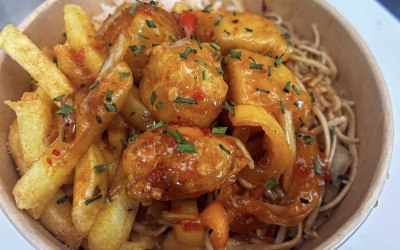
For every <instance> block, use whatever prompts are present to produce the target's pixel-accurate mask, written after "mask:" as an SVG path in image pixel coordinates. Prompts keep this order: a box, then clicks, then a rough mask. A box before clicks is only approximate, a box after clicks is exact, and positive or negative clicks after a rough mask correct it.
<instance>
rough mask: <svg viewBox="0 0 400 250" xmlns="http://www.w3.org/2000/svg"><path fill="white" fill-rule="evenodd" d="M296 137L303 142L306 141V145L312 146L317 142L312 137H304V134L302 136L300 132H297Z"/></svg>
mask: <svg viewBox="0 0 400 250" xmlns="http://www.w3.org/2000/svg"><path fill="white" fill-rule="evenodd" d="M295 135H296V138H297V139H299V140H301V141H304V142H305V143H307V144H309V145H312V144H314V142H315V140H314V138H313V137H312V136H309V135H304V134H302V133H300V132H295Z"/></svg>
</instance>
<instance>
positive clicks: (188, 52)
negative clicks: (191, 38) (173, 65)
mask: <svg viewBox="0 0 400 250" xmlns="http://www.w3.org/2000/svg"><path fill="white" fill-rule="evenodd" d="M192 52H193V49H192V48H190V47H186V49H185V51H184V52H183V53H181V54H180V57H181V58H185V59H187V57H188V55H189V54H190V53H192Z"/></svg>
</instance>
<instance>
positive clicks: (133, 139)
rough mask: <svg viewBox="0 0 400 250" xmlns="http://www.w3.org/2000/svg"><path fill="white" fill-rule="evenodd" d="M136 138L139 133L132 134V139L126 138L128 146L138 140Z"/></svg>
mask: <svg viewBox="0 0 400 250" xmlns="http://www.w3.org/2000/svg"><path fill="white" fill-rule="evenodd" d="M138 136H139V133H136V134H134V135H133V136H132V137H129V138H128V140H127V141H128V143H129V144H132V143H134V142H135V141H136V139H137V138H138Z"/></svg>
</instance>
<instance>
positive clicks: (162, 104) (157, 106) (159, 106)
mask: <svg viewBox="0 0 400 250" xmlns="http://www.w3.org/2000/svg"><path fill="white" fill-rule="evenodd" d="M154 107H155V108H156V109H158V110H161V109H163V108H164V103H163V102H158V103H157V104H156V105H155V106H154Z"/></svg>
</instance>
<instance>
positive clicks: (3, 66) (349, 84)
mask: <svg viewBox="0 0 400 250" xmlns="http://www.w3.org/2000/svg"><path fill="white" fill-rule="evenodd" d="M99 2H100V1H97V0H85V1H79V0H49V1H47V2H45V3H43V4H42V5H41V6H40V7H39V8H37V9H36V10H35V11H34V12H33V13H32V14H31V15H29V16H28V17H27V18H26V19H25V20H24V21H23V22H22V24H21V25H20V26H19V29H20V30H21V31H22V32H24V33H25V34H26V35H27V36H28V37H29V38H30V39H32V40H33V42H34V43H35V44H36V45H37V46H38V47H39V48H42V47H45V46H47V47H49V48H51V47H52V46H53V45H55V44H57V43H61V42H63V40H64V37H63V32H64V19H63V6H64V5H65V4H67V3H75V4H79V5H81V6H82V7H83V8H84V9H85V10H86V11H87V12H88V13H89V14H90V15H97V14H99V13H100V12H101V8H100V3H99ZM103 2H111V0H108V1H103ZM245 2H247V5H248V6H247V7H248V8H247V9H248V10H250V11H253V12H258V13H260V12H261V1H258V0H252V1H245ZM266 2H267V6H268V8H270V9H272V10H273V11H274V12H277V13H278V14H280V15H281V16H282V17H283V18H284V19H285V20H287V21H289V22H290V23H291V24H292V25H293V26H294V29H295V32H296V34H298V35H300V36H302V37H304V38H307V39H309V40H311V39H312V31H311V28H310V26H311V25H312V24H313V23H317V25H318V28H319V31H320V33H321V43H322V45H323V47H324V48H325V49H326V50H327V52H328V53H329V54H330V55H331V56H332V58H333V60H334V61H335V63H336V65H337V67H338V71H339V78H338V82H337V86H336V87H337V90H340V93H343V95H344V96H345V97H347V98H348V99H351V100H354V101H355V102H356V106H355V113H356V120H357V130H356V131H357V132H356V134H357V136H358V137H359V138H360V140H361V142H360V144H359V158H360V159H359V171H358V175H357V177H356V179H355V182H354V184H353V186H352V188H351V190H350V192H349V193H348V195H347V196H346V197H345V199H344V200H343V201H342V203H341V204H340V205H339V206H338V207H337V208H336V210H335V211H334V213H333V215H332V217H331V218H330V219H329V221H328V222H327V223H326V224H324V225H323V226H322V227H321V228H320V229H319V231H318V233H319V236H320V237H319V238H318V239H314V240H310V241H308V242H307V243H306V244H305V245H304V249H313V248H316V247H318V248H321V249H331V248H334V247H338V246H339V245H340V244H342V243H343V242H344V241H345V240H346V239H348V238H349V237H350V236H351V235H352V234H353V233H354V232H355V231H356V230H357V228H358V227H359V226H360V225H361V224H362V222H363V221H364V220H365V219H366V218H367V216H368V214H369V213H370V212H371V210H372V209H373V207H374V206H375V204H376V202H377V200H378V196H379V194H380V192H381V190H382V188H383V185H384V183H385V180H386V179H387V175H388V168H389V162H390V158H391V153H392V146H393V118H392V110H391V105H390V100H389V96H388V93H387V89H386V86H385V82H384V80H383V78H382V75H381V73H380V71H379V68H378V66H377V64H376V62H375V61H374V59H373V57H372V55H371V53H370V52H369V50H368V48H367V47H366V45H365V44H364V43H363V41H362V40H361V39H360V37H359V35H358V34H357V33H356V32H355V31H354V30H353V28H352V27H351V26H350V25H349V24H348V23H347V22H346V21H345V20H344V18H343V17H342V16H340V15H339V14H338V13H337V12H336V11H335V10H334V9H333V8H332V7H330V6H328V4H327V3H325V2H324V1H319V0H310V1H292V0H279V1H273V0H267V1H266ZM29 80H30V78H29V75H28V74H27V73H26V72H25V71H24V70H23V69H22V68H21V67H20V66H19V65H18V64H17V63H15V62H14V61H13V60H11V59H10V58H9V57H8V56H6V55H5V54H4V53H3V52H0V114H1V119H0V141H1V151H0V161H1V163H2V164H1V175H0V205H1V208H2V210H3V212H4V213H5V214H6V216H7V217H8V219H9V220H10V221H11V222H12V224H13V225H14V227H15V228H16V229H17V230H18V231H19V232H20V233H21V235H23V236H24V237H25V239H26V240H27V241H29V242H30V243H31V244H32V246H33V247H35V248H43V249H63V248H65V246H64V245H63V244H62V243H61V242H60V241H58V240H57V239H56V238H55V237H54V236H53V235H52V234H51V233H49V232H48V231H47V230H46V229H45V228H44V227H43V226H42V225H41V224H40V223H39V222H38V221H36V220H33V219H31V218H30V217H29V216H28V214H27V213H26V212H25V211H21V210H19V209H18V208H17V207H16V205H15V201H14V197H13V195H12V189H13V187H14V185H15V183H16V181H17V180H18V178H19V176H18V174H17V172H16V170H15V165H14V163H13V161H12V159H11V157H10V155H9V154H8V152H7V135H8V131H9V126H10V124H11V122H12V121H13V120H14V119H15V114H14V112H13V111H12V110H11V109H9V108H8V107H7V106H6V105H4V104H3V102H4V101H5V100H13V101H14V100H18V99H20V97H21V96H22V94H23V92H25V91H28V90H29V88H30V84H29Z"/></svg>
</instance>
